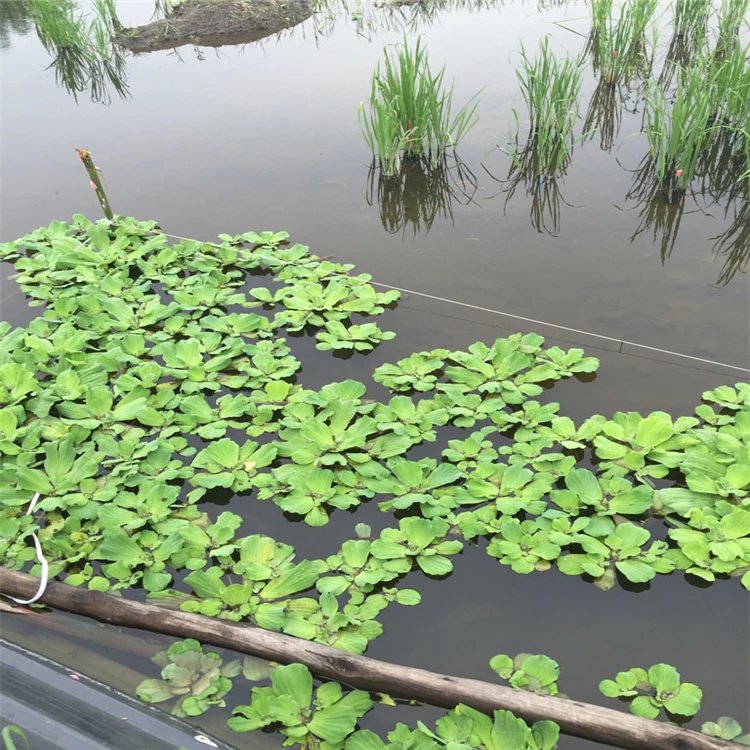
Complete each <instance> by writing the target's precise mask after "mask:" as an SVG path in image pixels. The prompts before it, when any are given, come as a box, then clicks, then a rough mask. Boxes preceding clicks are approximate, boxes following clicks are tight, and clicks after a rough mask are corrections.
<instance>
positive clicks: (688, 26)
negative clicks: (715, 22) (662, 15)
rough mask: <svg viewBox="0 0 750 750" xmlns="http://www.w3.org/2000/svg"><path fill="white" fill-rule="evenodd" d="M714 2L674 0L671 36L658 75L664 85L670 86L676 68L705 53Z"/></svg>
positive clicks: (706, 0) (705, 0) (708, 0)
mask: <svg viewBox="0 0 750 750" xmlns="http://www.w3.org/2000/svg"><path fill="white" fill-rule="evenodd" d="M713 5H714V3H713V0H674V3H673V5H672V7H673V18H672V38H671V40H670V42H669V47H668V49H667V52H666V55H665V56H664V66H663V68H662V71H661V74H660V77H659V82H660V83H661V85H662V86H664V87H665V88H666V87H669V86H671V85H672V81H673V78H674V74H675V71H676V70H677V68H680V67H685V66H687V65H689V64H691V63H692V62H693V61H694V60H695V59H696V58H698V57H700V56H701V55H703V54H705V52H706V45H707V42H708V19H709V16H710V15H711V13H712V11H713Z"/></svg>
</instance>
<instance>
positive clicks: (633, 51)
mask: <svg viewBox="0 0 750 750" xmlns="http://www.w3.org/2000/svg"><path fill="white" fill-rule="evenodd" d="M658 4H659V3H658V0H627V2H626V3H624V4H623V5H622V7H621V8H620V13H619V15H618V16H617V17H616V18H615V15H614V13H613V12H612V0H592V1H591V23H592V28H591V33H590V34H589V42H588V46H587V51H588V52H589V53H590V54H591V57H592V61H593V65H594V71H595V72H596V73H598V75H599V76H600V78H601V80H602V81H604V82H606V83H609V84H614V83H615V82H616V81H618V80H621V79H623V78H625V79H627V78H630V77H631V76H632V75H633V73H639V74H640V75H641V76H642V77H646V76H647V75H648V73H649V71H650V67H651V61H652V55H651V53H650V52H649V46H648V37H647V32H648V29H649V26H650V24H651V21H652V20H653V17H654V13H655V12H656V9H657V7H658Z"/></svg>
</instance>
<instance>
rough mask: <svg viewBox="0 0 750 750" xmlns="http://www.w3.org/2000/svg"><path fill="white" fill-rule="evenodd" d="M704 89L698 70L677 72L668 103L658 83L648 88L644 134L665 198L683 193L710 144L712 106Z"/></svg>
mask: <svg viewBox="0 0 750 750" xmlns="http://www.w3.org/2000/svg"><path fill="white" fill-rule="evenodd" d="M705 85H706V81H705V79H704V71H703V70H702V69H701V68H700V67H698V66H695V67H692V68H690V69H688V70H683V71H680V73H679V74H678V83H677V90H676V92H675V95H674V98H673V100H672V102H671V103H670V101H669V99H668V97H667V94H665V92H664V90H663V89H662V87H661V86H660V85H659V84H658V83H656V82H651V84H650V85H649V88H648V93H647V96H646V127H645V134H646V138H647V139H648V143H649V149H650V155H651V160H652V163H653V171H654V174H655V176H656V179H657V181H658V182H659V183H660V184H661V185H662V186H663V187H664V189H665V190H666V191H667V193H668V194H671V193H672V192H673V191H677V192H679V191H684V190H685V188H686V187H687V185H689V184H690V182H691V181H692V180H693V178H694V177H695V173H696V171H697V168H698V164H699V161H700V158H701V153H702V152H703V150H704V149H706V148H708V147H709V145H710V143H711V139H712V137H713V126H712V125H711V124H710V122H711V117H712V114H713V102H712V98H711V96H710V95H706V91H705V89H704V86H705Z"/></svg>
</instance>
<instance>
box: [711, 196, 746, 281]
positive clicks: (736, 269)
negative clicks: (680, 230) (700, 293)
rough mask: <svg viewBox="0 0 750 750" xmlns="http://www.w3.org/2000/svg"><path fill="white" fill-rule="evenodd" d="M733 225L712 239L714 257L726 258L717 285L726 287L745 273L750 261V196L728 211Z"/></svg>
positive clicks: (727, 216)
mask: <svg viewBox="0 0 750 750" xmlns="http://www.w3.org/2000/svg"><path fill="white" fill-rule="evenodd" d="M729 216H731V217H732V219H731V223H730V224H729V226H728V227H727V229H725V230H724V231H723V232H722V233H721V234H719V235H717V236H716V237H712V238H711V240H712V241H713V243H714V244H713V248H712V249H713V253H714V257H716V258H719V257H723V258H724V263H723V265H722V268H721V273H720V274H719V278H718V279H717V282H716V283H717V284H719V285H720V286H726V285H727V284H728V283H729V282H730V281H731V280H732V279H733V278H734V277H735V275H736V274H737V273H744V272H745V271H746V270H747V266H748V261H750V195H749V196H747V198H745V200H742V201H741V202H740V203H739V204H735V206H734V207H732V208H730V209H727V215H725V218H727V219H728V218H729Z"/></svg>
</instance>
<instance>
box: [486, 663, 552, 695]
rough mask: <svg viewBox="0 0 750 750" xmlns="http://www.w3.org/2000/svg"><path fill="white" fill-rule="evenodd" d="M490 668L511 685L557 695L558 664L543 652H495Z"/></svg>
mask: <svg viewBox="0 0 750 750" xmlns="http://www.w3.org/2000/svg"><path fill="white" fill-rule="evenodd" d="M490 669H492V671H493V672H496V673H497V674H498V675H499V676H500V677H502V679H504V680H507V681H508V683H509V684H510V686H511V687H514V688H518V689H519V690H530V691H532V692H534V693H539V694H541V695H557V693H558V687H557V680H558V679H559V677H560V666H559V664H558V663H557V662H556V661H555V660H554V659H551V658H550V657H549V656H545V655H544V654H517V655H516V656H515V657H511V656H508V655H507V654H497V655H496V656H493V657H492V659H490Z"/></svg>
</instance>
